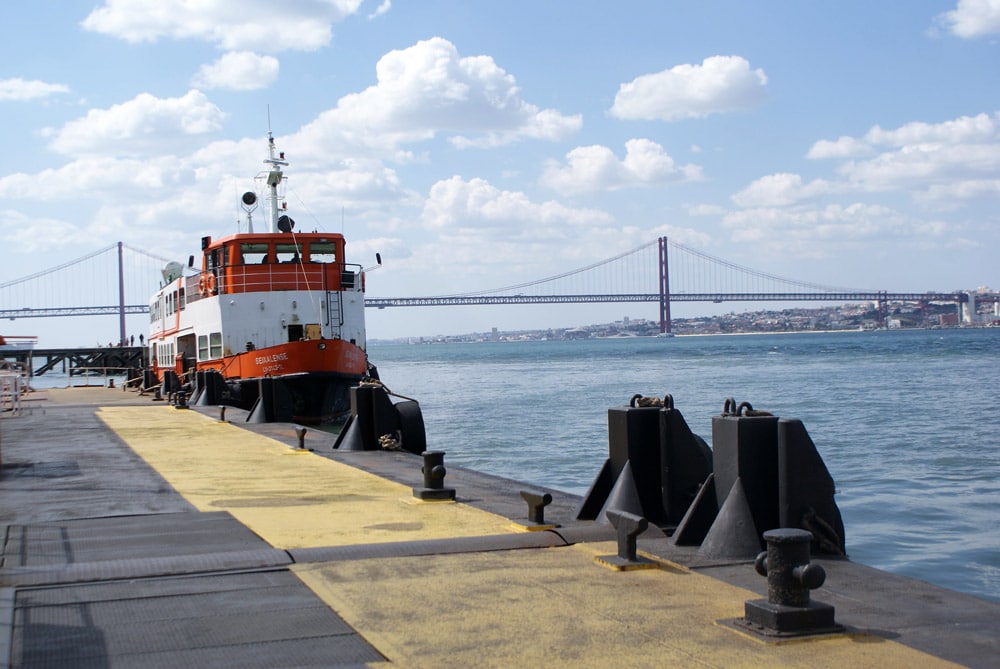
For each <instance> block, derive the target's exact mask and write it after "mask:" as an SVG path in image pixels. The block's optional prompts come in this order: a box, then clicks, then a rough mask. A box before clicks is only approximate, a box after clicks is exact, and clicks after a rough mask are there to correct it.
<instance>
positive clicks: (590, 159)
mask: <svg viewBox="0 0 1000 669" xmlns="http://www.w3.org/2000/svg"><path fill="white" fill-rule="evenodd" d="M699 178H701V169H700V168H699V167H698V166H696V165H683V166H678V165H677V164H676V163H675V162H674V160H673V158H671V157H670V155H669V154H667V153H666V152H665V151H664V150H663V147H662V146H660V145H659V144H657V143H656V142H653V141H651V140H649V139H630V140H629V141H627V142H626V143H625V158H624V159H622V160H618V158H617V157H616V156H615V155H614V153H613V152H612V151H611V149H609V148H608V147H606V146H598V145H595V146H580V147H577V148H575V149H573V150H572V151H570V152H569V153H567V154H566V164H565V165H559V164H558V163H556V162H552V163H550V164H549V165H548V166H547V167H546V169H545V172H544V173H543V175H542V183H543V184H544V185H546V186H548V187H549V188H552V189H553V190H555V191H557V192H559V193H562V194H571V193H588V192H595V191H607V190H619V189H623V188H632V187H636V186H651V185H656V184H663V183H668V182H672V181H685V180H695V179H699Z"/></svg>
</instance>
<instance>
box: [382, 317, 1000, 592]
mask: <svg viewBox="0 0 1000 669" xmlns="http://www.w3.org/2000/svg"><path fill="white" fill-rule="evenodd" d="M369 355H370V357H371V358H372V359H373V360H374V361H375V362H376V364H378V366H379V371H380V374H381V376H382V379H383V380H384V381H385V383H386V384H387V385H388V386H389V387H390V388H391V389H393V390H394V391H396V392H398V393H401V394H404V395H408V396H411V397H414V398H415V399H418V400H419V401H420V403H421V407H422V409H423V414H424V420H425V423H426V427H427V439H428V447H429V448H433V449H440V450H444V451H446V452H447V458H446V461H447V462H452V463H455V464H461V465H466V466H470V467H474V468H476V469H480V470H483V471H487V472H490V473H494V474H498V475H502V476H507V477H511V478H514V479H518V480H521V481H525V482H528V483H534V484H538V485H545V486H549V487H552V488H556V489H560V490H565V491H567V492H572V493H577V494H583V493H585V492H586V490H587V488H588V487H589V486H590V484H591V482H592V481H593V479H594V477H595V476H596V475H597V472H598V470H599V468H600V466H601V464H602V463H603V461H604V458H605V457H606V456H607V450H608V447H607V409H608V408H609V407H612V406H621V405H625V404H627V403H628V400H629V398H630V397H631V396H632V395H634V394H635V393H642V394H644V395H657V396H663V395H665V394H667V393H670V394H672V395H673V396H674V401H675V406H676V408H677V409H679V410H680V411H681V412H682V413H683V415H684V417H685V419H686V420H687V422H688V424H689V425H690V426H691V429H692V430H694V431H695V432H696V433H698V434H699V435H701V436H702V437H704V438H705V439H706V440H707V441H709V443H711V419H712V416H714V415H718V414H719V413H720V411H721V409H722V404H723V401H724V399H725V398H727V397H733V398H735V399H736V400H737V402H742V401H749V402H750V403H751V404H752V405H753V406H754V407H755V408H758V409H765V410H768V411H771V412H772V413H774V414H776V415H779V416H782V417H785V418H799V419H801V420H802V421H803V423H804V424H805V426H806V429H807V430H808V431H809V434H810V436H811V437H812V439H813V441H814V442H815V443H816V446H817V448H818V449H819V451H820V453H821V454H822V456H823V458H824V460H825V461H826V464H827V467H828V468H829V470H830V473H831V474H832V475H833V477H834V480H835V481H836V484H837V490H838V495H837V502H838V504H839V506H840V509H841V512H842V513H843V516H844V523H845V525H846V528H847V547H848V553H849V554H850V556H851V558H852V559H853V560H855V561H857V562H862V563H865V564H869V565H872V566H874V567H879V568H883V569H887V570H889V571H893V572H896V573H900V574H906V575H909V576H914V577H917V578H920V579H923V580H927V581H931V582H934V583H937V584H939V585H943V586H946V587H950V588H954V589H957V590H963V591H966V592H971V593H974V594H978V595H980V596H984V597H988V598H990V599H994V600H997V601H1000V530H998V529H997V519H998V516H1000V409H998V406H997V400H998V390H1000V381H998V375H1000V328H993V329H976V330H971V329H970V330H924V331H888V332H887V331H879V332H844V333H825V334H788V335H745V336H711V337H673V338H668V339H647V338H642V339H604V340H593V341H572V342H556V341H551V342H550V341H540V342H517V343H483V344H421V345H410V346H407V345H392V346H373V347H371V349H370V351H369Z"/></svg>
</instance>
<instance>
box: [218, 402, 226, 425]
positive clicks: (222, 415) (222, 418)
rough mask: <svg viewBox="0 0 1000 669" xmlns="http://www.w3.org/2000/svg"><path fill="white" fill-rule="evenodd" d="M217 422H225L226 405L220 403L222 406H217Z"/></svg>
mask: <svg viewBox="0 0 1000 669" xmlns="http://www.w3.org/2000/svg"><path fill="white" fill-rule="evenodd" d="M219 422H220V423H225V422H226V406H225V405H222V406H220V407H219Z"/></svg>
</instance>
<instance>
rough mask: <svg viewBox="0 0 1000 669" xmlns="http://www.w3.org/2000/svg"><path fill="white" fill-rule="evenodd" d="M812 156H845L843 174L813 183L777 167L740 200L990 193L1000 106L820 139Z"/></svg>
mask: <svg viewBox="0 0 1000 669" xmlns="http://www.w3.org/2000/svg"><path fill="white" fill-rule="evenodd" d="M807 155H808V157H809V158H833V159H842V162H841V163H840V164H839V165H838V167H837V168H836V178H833V179H829V180H825V179H816V180H814V181H811V182H809V183H805V182H804V181H803V180H802V178H801V177H800V176H799V175H797V174H772V175H768V176H765V177H762V178H760V179H757V180H756V181H754V182H753V183H752V184H750V185H749V186H747V187H746V188H745V189H743V190H742V191H740V192H739V193H736V194H735V195H733V198H732V199H733V201H734V202H736V203H737V204H738V205H740V206H745V207H754V206H787V205H790V204H794V203H797V202H802V201H804V200H808V199H814V198H817V197H820V196H824V195H829V194H832V193H846V192H853V193H861V192H867V193H876V192H892V191H899V192H906V193H909V194H910V195H912V196H913V197H914V198H915V199H918V200H921V201H923V202H925V203H928V202H931V201H933V200H935V199H939V200H941V201H942V202H944V201H945V199H946V198H960V199H971V198H973V197H983V196H988V195H990V194H991V193H993V192H994V191H993V188H992V187H991V186H990V184H991V183H993V182H995V181H996V180H997V179H998V178H1000V113H994V114H993V115H989V114H985V113H984V114H978V115H976V116H962V117H959V118H956V119H951V120H947V121H943V122H941V123H926V122H916V121H915V122H912V123H906V124H904V125H902V126H900V127H898V128H893V129H888V130H886V129H883V128H881V127H880V126H874V127H872V128H871V129H870V130H869V131H868V132H867V133H865V135H864V136H863V137H860V138H856V137H848V136H844V137H840V138H838V139H837V140H836V141H828V140H823V141H819V142H816V143H815V144H814V145H813V146H812V148H811V149H810V150H809V153H808V154H807ZM966 182H968V183H966ZM953 205H954V202H952V203H950V204H949V206H953Z"/></svg>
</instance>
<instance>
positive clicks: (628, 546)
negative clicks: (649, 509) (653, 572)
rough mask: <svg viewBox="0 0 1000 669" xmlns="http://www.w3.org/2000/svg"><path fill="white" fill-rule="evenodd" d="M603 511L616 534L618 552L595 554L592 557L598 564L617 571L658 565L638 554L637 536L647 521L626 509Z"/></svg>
mask: <svg viewBox="0 0 1000 669" xmlns="http://www.w3.org/2000/svg"><path fill="white" fill-rule="evenodd" d="M605 513H606V515H607V517H608V520H609V521H610V522H611V525H612V526H613V527H614V528H615V533H616V534H617V538H618V554H617V555H597V556H595V557H594V559H595V560H596V561H597V562H598V564H601V565H604V566H606V567H610V568H612V569H615V570H617V571H631V570H633V569H656V568H658V567H659V565H658V564H657V563H655V562H653V561H652V560H647V559H646V558H641V557H639V554H638V545H637V537H638V536H639V535H640V534H642V533H643V532H645V531H646V529H647V528H648V527H649V521H648V520H646V519H645V518H643V517H642V516H638V515H636V514H634V513H628V512H626V511H615V510H614V509H608V510H607V511H606V512H605Z"/></svg>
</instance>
